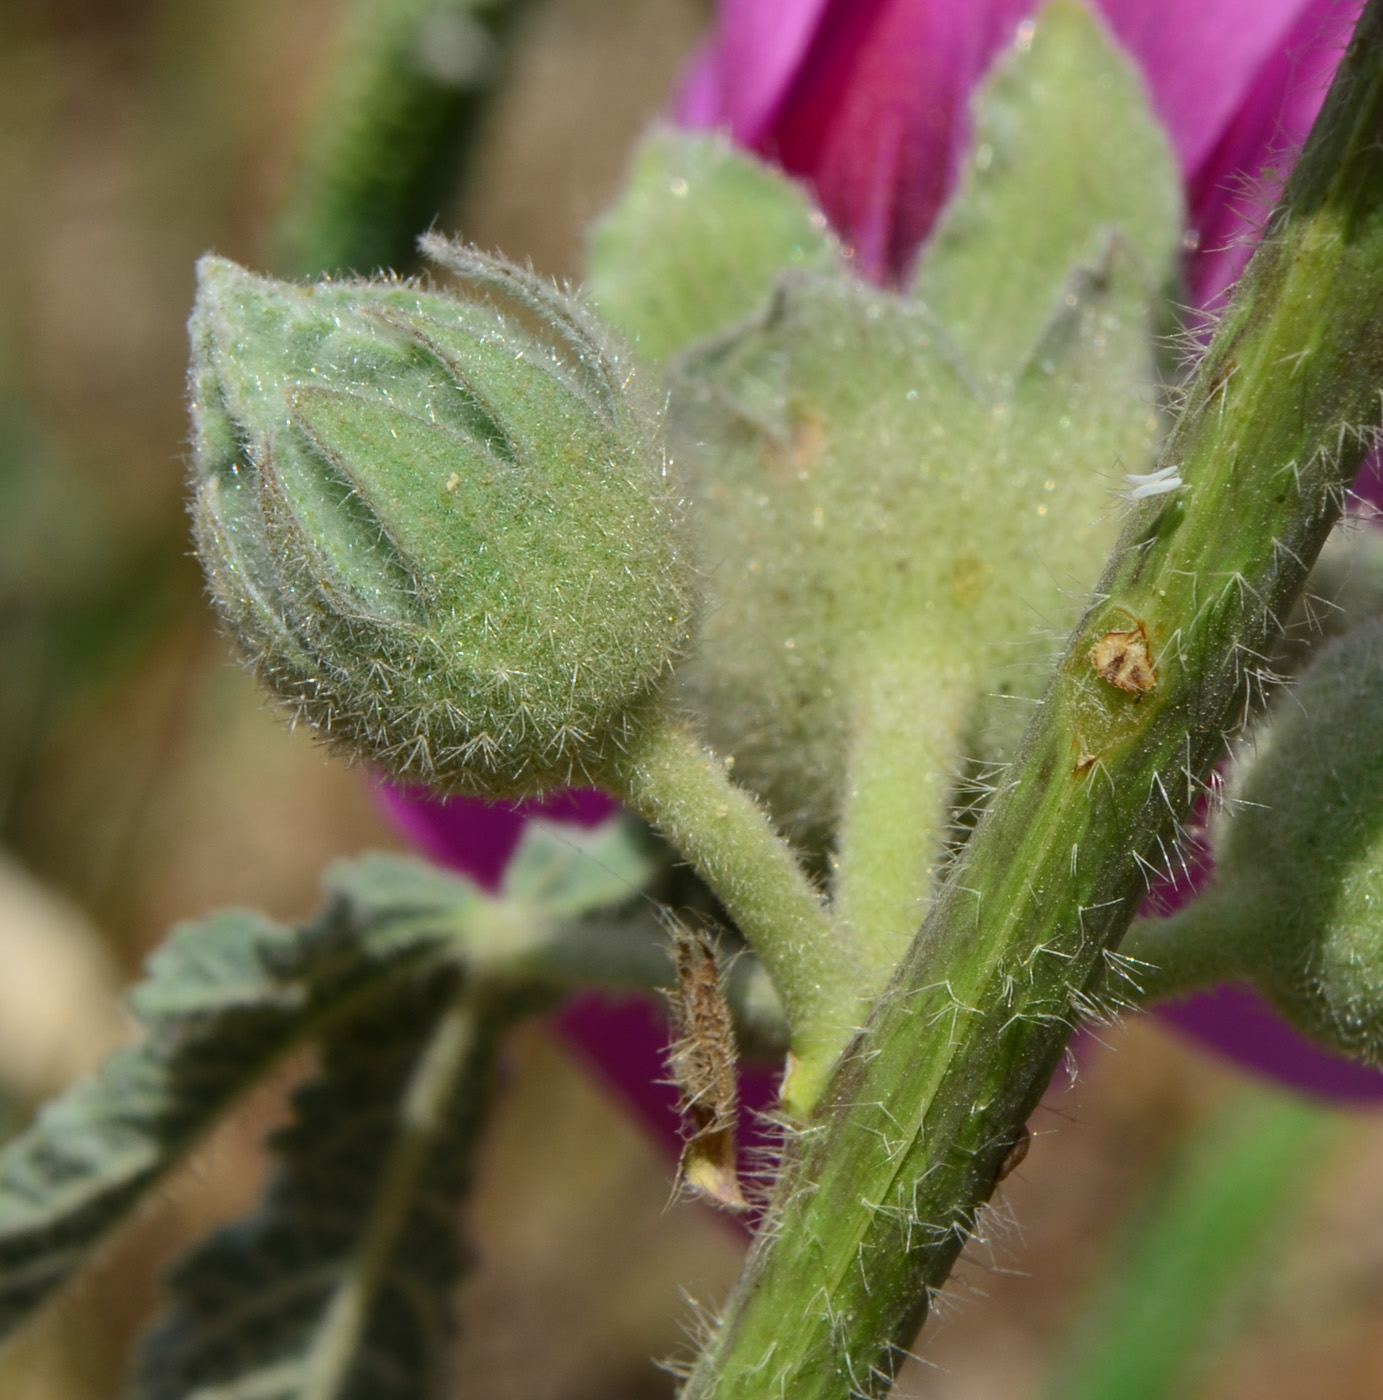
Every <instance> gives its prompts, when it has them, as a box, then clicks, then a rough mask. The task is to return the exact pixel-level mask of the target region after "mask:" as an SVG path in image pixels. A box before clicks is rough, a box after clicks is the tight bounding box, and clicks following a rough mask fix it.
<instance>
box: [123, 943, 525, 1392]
mask: <svg viewBox="0 0 1383 1400" xmlns="http://www.w3.org/2000/svg"><path fill="white" fill-rule="evenodd" d="M460 981H461V975H460V973H459V971H458V970H457V969H455V968H451V969H441V970H434V971H433V972H432V974H431V975H424V976H418V977H414V978H409V979H406V980H405V981H404V982H403V983H402V985H400V986H398V987H397V988H395V989H394V990H393V991H392V992H391V993H390V995H388V996H387V997H385V998H383V999H381V1000H380V1001H378V1002H376V1003H375V1004H374V1005H372V1006H371V1008H370V1009H369V1011H368V1012H367V1013H366V1014H364V1015H362V1016H359V1017H356V1018H354V1019H352V1020H351V1021H350V1022H349V1023H347V1024H345V1025H343V1026H342V1027H341V1028H340V1029H338V1030H337V1031H335V1032H334V1033H332V1034H331V1035H329V1036H328V1037H327V1038H326V1041H325V1044H324V1046H323V1051H322V1063H323V1069H322V1073H321V1075H320V1076H319V1077H318V1078H317V1079H316V1080H314V1081H313V1082H312V1083H310V1084H309V1085H308V1086H307V1087H305V1088H304V1089H302V1090H300V1091H299V1092H298V1094H297V1095H296V1097H295V1107H296V1110H297V1116H296V1119H295V1121H294V1122H293V1124H292V1125H291V1126H290V1127H289V1128H287V1129H286V1130H285V1131H283V1132H282V1133H280V1134H279V1135H278V1137H277V1139H276V1141H275V1143H274V1146H275V1150H276V1153H277V1155H278V1157H279V1160H280V1164H281V1165H280V1170H279V1172H278V1174H277V1176H276V1177H275V1179H274V1181H273V1183H272V1185H271V1186H270V1188H269V1191H268V1194H267V1195H266V1197H265V1199H264V1201H263V1203H262V1205H261V1206H260V1208H259V1209H258V1211H257V1212H256V1213H255V1214H254V1215H253V1216H251V1217H250V1218H249V1219H247V1220H245V1221H242V1222H240V1223H238V1224H235V1225H232V1226H230V1227H229V1228H227V1229H225V1230H222V1231H220V1232H219V1233H218V1234H216V1235H215V1236H213V1237H212V1239H211V1240H209V1241H208V1242H207V1243H206V1244H204V1245H203V1246H202V1247H201V1248H200V1249H198V1250H197V1251H196V1252H195V1253H194V1254H193V1255H191V1256H190V1257H189V1258H187V1259H186V1260H184V1261H183V1262H182V1263H181V1264H180V1265H179V1266H178V1268H177V1269H176V1271H175V1272H174V1274H173V1277H172V1279H171V1283H170V1287H171V1291H172V1308H171V1311H170V1315H169V1316H168V1318H167V1319H166V1320H165V1321H164V1322H163V1323H162V1325H160V1326H159V1327H158V1328H157V1329H156V1330H155V1331H154V1332H153V1333H152V1334H151V1335H150V1336H149V1338H148V1339H147V1341H146V1343H145V1347H144V1350H143V1354H142V1356H141V1358H140V1363H139V1367H138V1373H137V1378H136V1382H135V1386H134V1391H133V1395H134V1400H186V1397H187V1396H189V1395H193V1394H203V1393H206V1392H211V1393H214V1394H215V1395H216V1396H218V1397H221V1400H251V1397H253V1400H418V1397H420V1396H423V1395H428V1394H433V1393H436V1390H437V1386H438V1384H439V1380H440V1373H441V1371H442V1367H443V1363H444V1362H445V1359H446V1354H447V1349H448V1346H449V1344H450V1342H451V1340H452V1337H451V1334H452V1318H451V1297H452V1293H453V1290H454V1287H455V1284H456V1281H457V1278H458V1276H459V1275H460V1272H461V1269H462V1265H463V1262H464V1258H463V1250H462V1245H461V1232H460V1227H459V1222H458V1219H457V1215H458V1211H459V1207H460V1202H461V1200H462V1198H463V1196H464V1195H465V1193H466V1191H467V1190H468V1189H469V1185H470V1181H471V1177H472V1175H473V1169H474V1157H475V1149H476V1146H477V1144H478V1142H479V1138H480V1134H479V1128H480V1126H481V1123H482V1120H483V1118H484V1115H485V1109H486V1105H487V1100H488V1096H489V1088H490V1084H491V1079H492V1075H491V1070H492V1067H493V1062H494V1057H495V1051H496V1049H497V1047H498V1043H499V1035H500V1032H501V1031H502V1030H503V1029H504V1027H505V1026H506V1025H507V1023H508V1022H509V1021H510V1020H511V1019H512V1018H513V1017H514V1016H515V1015H516V1014H518V1013H519V1012H520V1011H521V1010H523V1009H525V1006H524V1003H523V1001H522V999H513V998H510V999H508V1000H506V1001H504V1002H503V1003H498V1002H490V1003H481V1004H476V1005H473V1004H471V1002H470V1001H469V999H468V998H467V997H466V996H465V995H463V994H461V992H460Z"/></svg>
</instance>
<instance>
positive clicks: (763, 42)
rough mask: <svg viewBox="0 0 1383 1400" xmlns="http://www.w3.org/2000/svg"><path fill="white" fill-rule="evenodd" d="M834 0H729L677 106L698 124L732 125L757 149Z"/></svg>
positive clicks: (687, 121)
mask: <svg viewBox="0 0 1383 1400" xmlns="http://www.w3.org/2000/svg"><path fill="white" fill-rule="evenodd" d="M829 4H830V0H774V3H773V4H769V5H766V4H763V3H761V0H726V3H725V4H724V5H722V6H721V9H720V19H719V23H718V24H717V26H716V32H715V35H714V37H713V38H712V40H711V42H710V43H709V44H708V45H707V47H706V48H705V49H704V50H703V51H702V53H701V55H700V57H699V58H698V59H697V60H696V61H695V62H694V63H693V65H692V68H691V71H690V73H689V74H688V76H687V79H686V81H685V83H684V86H683V89H682V93H681V95H680V97H679V99H678V101H677V105H676V109H675V111H676V117H677V120H678V121H679V122H680V123H681V124H682V125H683V126H689V127H693V128H705V127H727V128H728V129H729V131H730V134H731V135H732V136H733V137H734V138H735V140H736V141H738V142H739V143H740V144H741V145H742V146H747V147H753V146H754V145H755V144H756V143H757V142H758V141H759V140H760V138H761V137H762V136H763V133H764V131H765V129H766V128H767V127H768V125H769V123H770V122H771V121H772V120H773V118H774V116H775V115H776V113H777V110H778V106H779V104H780V103H781V101H782V99H783V94H784V93H785V92H786V91H787V88H788V84H789V83H790V81H791V80H792V77H793V75H794V74H795V73H796V72H797V70H798V68H799V67H800V66H801V62H802V58H803V55H804V54H805V53H806V51H807V46H808V44H809V43H810V42H811V39H812V36H813V35H814V34H815V33H816V31H817V29H818V27H819V26H820V23H821V17H822V14H823V12H824V11H825V10H826V8H827V7H828V6H829Z"/></svg>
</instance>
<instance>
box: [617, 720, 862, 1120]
mask: <svg viewBox="0 0 1383 1400" xmlns="http://www.w3.org/2000/svg"><path fill="white" fill-rule="evenodd" d="M613 779H614V783H615V785H616V789H617V791H618V793H619V795H620V796H621V797H622V798H623V799H624V800H625V801H627V802H628V803H629V805H630V806H631V807H633V808H634V810H635V811H637V812H639V813H640V814H641V815H642V816H644V817H646V818H647V819H648V820H649V821H650V822H652V823H653V824H654V825H655V826H656V827H658V828H659V830H661V831H662V833H663V834H664V835H665V836H666V837H667V839H668V840H669V841H670V842H671V843H672V845H673V846H674V847H675V848H676V849H677V850H679V851H680V852H681V853H682V854H683V855H684V856H685V857H686V858H687V860H688V861H690V862H691V864H692V866H693V867H694V868H695V870H696V872H697V874H699V875H700V876H701V878H702V879H703V880H705V881H706V883H707V884H708V885H709V886H710V887H711V889H712V890H714V891H715V893H716V895H717V896H718V897H719V899H720V901H721V903H723V904H724V905H725V908H726V909H727V910H728V911H729V913H730V917H731V918H733V919H734V921H735V923H736V924H737V925H738V927H739V930H740V932H741V933H743V934H744V936H745V938H746V939H747V940H748V941H749V943H750V944H751V946H752V947H753V949H754V951H755V952H756V953H757V954H758V955H759V959H760V961H761V962H762V963H763V965H764V968H765V969H766V971H767V972H768V975H769V977H770V979H771V980H772V982H773V985H774V987H775V988H777V991H778V995H779V997H780V998H781V999H782V1003H783V1011H784V1013H785V1015H786V1016H787V1021H788V1026H789V1029H790V1034H791V1046H792V1054H793V1056H794V1060H795V1062H794V1064H793V1067H792V1070H791V1072H790V1074H789V1077H788V1081H787V1083H786V1084H785V1086H784V1089H783V1104H784V1107H785V1108H786V1109H787V1110H788V1111H789V1112H791V1113H797V1114H803V1113H805V1112H806V1111H807V1110H808V1109H809V1108H810V1107H811V1105H812V1103H813V1102H814V1101H815V1098H816V1096H817V1094H818V1093H819V1092H820V1090H821V1087H822V1085H823V1084H824V1083H825V1080H826V1076H827V1075H828V1074H829V1073H830V1069H831V1065H832V1064H833V1063H834V1061H835V1058H836V1056H837V1055H838V1054H839V1053H840V1050H841V1048H842V1046H843V1045H844V1044H845V1041H846V1040H847V1039H848V1038H849V1034H850V1021H851V1013H852V1012H853V1011H854V1009H855V1003H854V999H853V994H854V990H855V988H856V987H857V986H858V980H857V978H858V973H857V970H856V968H855V967H854V965H853V963H852V961H851V959H850V957H849V954H848V951H847V950H846V948H845V947H844V945H843V944H842V943H840V942H839V941H838V940H837V939H836V937H835V935H834V932H833V930H832V927H831V921H830V919H829V917H828V916H827V913H826V908H825V905H824V904H823V903H822V900H821V896H820V895H819V894H818V893H817V891H816V890H815V889H813V887H812V884H811V881H810V880H808V879H807V876H806V873H805V872H804V871H803V869H802V867H801V865H799V864H798V861H797V858H796V857H795V856H794V855H793V853H792V851H791V850H790V849H789V847H788V845H787V843H786V842H785V841H784V840H783V839H782V838H781V837H780V836H779V835H778V834H777V833H776V832H775V831H774V830H773V827H772V825H771V823H770V822H769V819H768V817H767V815H766V814H765V812H764V811H763V809H762V808H761V807H760V806H759V805H758V804H757V803H756V802H755V801H754V799H753V798H752V797H751V796H750V795H749V794H748V793H747V792H745V791H744V789H743V788H739V787H736V786H735V784H734V783H732V782H731V781H730V778H729V776H728V775H727V774H726V772H725V768H724V766H723V765H722V764H721V763H720V761H719V760H718V759H717V758H716V757H715V756H714V755H713V754H711V753H708V752H707V751H706V750H705V749H704V748H703V747H702V746H701V745H700V744H699V743H698V742H697V741H696V739H695V738H694V737H693V736H692V735H691V734H690V733H688V732H687V731H686V730H685V729H683V728H681V727H680V726H678V725H676V724H675V723H672V722H670V721H669V722H655V723H653V724H652V725H650V726H648V728H647V729H646V730H645V731H644V732H643V733H642V734H641V735H640V736H639V737H638V738H636V739H635V740H634V741H633V743H632V744H631V745H630V748H629V750H628V752H627V753H626V754H624V755H623V756H622V757H621V758H620V759H619V760H618V761H617V762H616V764H615V773H614V775H613ZM842 1003H843V1004H842Z"/></svg>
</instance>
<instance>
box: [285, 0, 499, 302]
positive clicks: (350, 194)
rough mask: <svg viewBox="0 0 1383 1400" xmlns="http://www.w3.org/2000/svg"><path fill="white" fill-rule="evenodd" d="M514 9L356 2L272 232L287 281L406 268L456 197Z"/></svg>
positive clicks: (477, 0) (492, 2)
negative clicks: (296, 176)
mask: <svg viewBox="0 0 1383 1400" xmlns="http://www.w3.org/2000/svg"><path fill="white" fill-rule="evenodd" d="M519 8H520V6H519V4H518V3H517V0H354V4H353V5H352V7H351V11H350V13H349V15H348V16H347V19H346V22H345V28H344V31H343V33H342V35H341V38H340V52H339V56H338V58H337V62H336V64H335V66H334V68H333V70H332V73H331V78H330V84H329V87H328V90H327V92H326V94H325V100H324V101H323V103H322V105H321V110H320V111H319V113H318V115H317V118H316V120H315V122H314V123H313V126H312V128H311V130H310V132H309V133H308V137H307V142H306V151H305V154H304V159H303V166H302V171H301V174H300V176H299V179H298V180H297V182H296V187H295V189H294V193H293V198H292V201H291V203H290V204H289V206H288V208H287V209H286V210H285V211H284V214H283V216H282V219H281V220H280V223H279V229H278V234H277V244H278V257H277V259H276V260H277V262H278V263H279V265H280V266H281V267H282V268H283V269H284V270H285V271H286V272H287V273H289V274H291V275H294V276H299V277H314V276H318V275H320V274H321V273H323V272H341V271H357V272H361V273H368V272H371V271H373V270H374V269H376V268H381V267H385V268H404V267H407V266H409V265H410V264H412V263H413V262H414V260H415V257H416V251H415V249H414V240H415V239H416V238H417V236H418V235H419V234H420V233H421V232H423V230H424V229H426V228H427V227H428V226H429V225H430V224H431V223H432V222H433V221H434V220H435V219H436V218H437V216H438V214H439V213H441V212H442V211H443V209H444V208H445V207H446V205H447V204H448V203H449V202H450V201H451V199H452V198H454V196H455V193H456V189H457V187H458V186H459V184H460V180H461V177H462V175H463V173H464V164H465V161H466V158H467V156H468V153H469V150H470V147H471V145H472V143H473V142H474V140H475V137H476V136H477V134H478V132H479V129H480V124H481V118H482V116H483V113H484V109H485V105H486V101H487V99H488V97H489V95H490V93H491V91H492V90H493V89H494V87H495V84H496V82H497V80H498V77H499V74H500V71H501V69H502V66H503V55H504V49H505V46H506V44H507V42H508V40H509V38H510V36H511V34H512V32H513V29H514V23H515V17H516V14H517V12H518V10H519Z"/></svg>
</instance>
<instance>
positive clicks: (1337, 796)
mask: <svg viewBox="0 0 1383 1400" xmlns="http://www.w3.org/2000/svg"><path fill="white" fill-rule="evenodd" d="M1380 715H1383V618H1376V619H1373V620H1371V621H1369V622H1366V623H1364V624H1363V625H1361V626H1360V627H1359V628H1357V629H1356V630H1355V631H1354V632H1352V633H1350V634H1349V635H1348V636H1346V637H1344V638H1342V639H1341V640H1340V641H1338V642H1335V643H1333V644H1331V645H1330V646H1328V647H1326V648H1325V649H1323V650H1322V651H1321V653H1320V655H1319V656H1318V657H1317V658H1316V660H1315V661H1314V663H1313V664H1312V665H1311V666H1310V668H1309V669H1308V670H1307V671H1306V673H1305V674H1304V675H1303V676H1302V678H1301V681H1300V683H1299V684H1298V685H1297V687H1296V688H1295V690H1294V691H1293V693H1292V694H1291V695H1289V696H1285V697H1283V699H1282V700H1281V701H1279V703H1278V705H1277V707H1276V709H1275V712H1274V715H1273V719H1272V722H1271V724H1270V725H1269V726H1268V728H1267V731H1266V733H1265V734H1264V735H1263V736H1262V737H1261V738H1260V740H1259V742H1258V744H1257V745H1256V751H1255V753H1254V754H1253V756H1252V758H1251V759H1249V760H1248V761H1246V762H1245V764H1244V766H1243V768H1242V770H1241V773H1240V775H1239V776H1238V777H1237V779H1236V781H1235V784H1234V787H1233V795H1234V797H1235V798H1236V799H1237V801H1232V802H1231V804H1230V807H1229V812H1228V814H1227V815H1226V816H1225V817H1224V818H1223V819H1222V820H1221V821H1220V822H1219V823H1218V825H1217V828H1216V831H1215V839H1214V849H1215V868H1216V875H1215V884H1214V885H1213V886H1212V887H1211V889H1210V890H1208V891H1207V892H1206V893H1205V894H1204V895H1203V896H1202V897H1201V898H1200V899H1198V900H1196V901H1195V902H1194V903H1193V904H1191V905H1189V906H1188V907H1187V908H1186V909H1185V910H1183V911H1182V912H1181V913H1180V914H1178V915H1177V916H1175V918H1174V919H1173V920H1172V921H1170V923H1169V926H1168V928H1167V929H1166V930H1165V933H1163V937H1164V939H1165V938H1166V935H1168V934H1170V935H1171V937H1172V940H1173V944H1172V945H1170V946H1171V947H1172V951H1174V952H1176V953H1178V954H1184V955H1187V956H1189V958H1190V960H1191V961H1192V962H1195V961H1197V960H1199V961H1201V962H1203V963H1204V964H1206V966H1207V967H1209V968H1210V970H1211V971H1212V973H1213V974H1215V975H1218V976H1224V975H1230V976H1235V975H1237V976H1245V977H1249V978H1251V979H1252V980H1253V981H1254V982H1255V983H1257V985H1258V986H1260V987H1261V988H1262V989H1263V991H1264V992H1265V993H1266V994H1267V996H1268V997H1269V998H1270V999H1271V1000H1272V1001H1273V1002H1274V1003H1275V1004H1276V1005H1277V1007H1278V1008H1279V1009H1280V1010H1281V1011H1282V1012H1283V1014H1284V1015H1286V1016H1287V1017H1288V1019H1289V1020H1291V1021H1292V1022H1293V1023H1294V1024H1295V1025H1297V1026H1298V1027H1299V1028H1300V1029H1301V1030H1303V1031H1305V1032H1306V1033H1307V1034H1309V1035H1312V1036H1314V1037H1315V1038H1316V1039H1318V1040H1321V1041H1323V1042H1325V1043H1326V1044H1328V1045H1330V1046H1332V1047H1334V1048H1335V1049H1337V1050H1341V1051H1343V1052H1344V1053H1346V1054H1350V1055H1354V1056H1356V1057H1358V1058H1361V1059H1364V1060H1367V1061H1368V1062H1370V1063H1372V1064H1383V727H1380V724H1379V717H1380ZM1159 932H1160V931H1159V930H1158V929H1157V928H1156V926H1154V928H1153V930H1152V935H1151V936H1150V937H1149V938H1148V940H1147V947H1148V950H1149V951H1148V956H1149V959H1150V960H1153V959H1156V958H1157V956H1158V954H1157V952H1156V951H1154V950H1155V948H1156V944H1155V943H1154V936H1155V935H1157V934H1158V933H1159ZM1141 951H1142V950H1140V952H1141Z"/></svg>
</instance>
